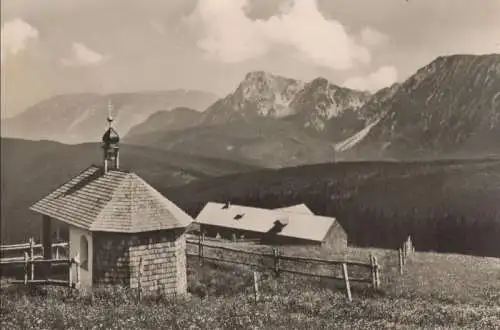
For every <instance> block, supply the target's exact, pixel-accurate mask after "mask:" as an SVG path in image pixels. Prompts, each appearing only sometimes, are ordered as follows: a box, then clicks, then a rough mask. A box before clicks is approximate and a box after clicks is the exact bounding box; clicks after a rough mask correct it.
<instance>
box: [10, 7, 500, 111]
mask: <svg viewBox="0 0 500 330" xmlns="http://www.w3.org/2000/svg"><path fill="white" fill-rule="evenodd" d="M1 4H2V8H1V9H2V11H1V14H2V20H1V26H2V28H1V46H2V47H1V74H2V85H1V86H2V95H1V97H2V109H1V110H2V113H1V114H2V118H5V117H9V116H13V115H16V114H18V113H20V112H22V111H24V110H25V109H26V108H28V107H29V106H31V105H33V104H35V103H36V102H39V101H41V100H43V99H46V98H49V97H51V96H54V95H57V94H64V93H86V92H97V93H112V92H136V91H146V90H167V89H178V88H184V89H199V90H206V91H210V92H214V93H216V94H217V95H219V96H224V95H226V94H228V93H230V92H231V91H232V90H234V89H235V88H236V86H237V84H238V83H239V82H240V81H241V80H242V79H243V77H244V76H245V74H246V73H247V72H249V71H256V70H264V71H268V72H271V73H274V74H278V75H282V76H286V77H290V78H295V79H301V80H304V81H309V80H312V79H314V78H316V77H320V76H321V77H324V78H327V79H328V80H330V81H331V82H332V83H335V84H338V85H341V86H346V87H350V88H355V89H361V90H368V91H376V90H377V89H379V88H382V87H385V86H388V85H391V84H392V83H394V82H397V81H404V80H405V79H406V78H408V77H409V76H410V75H412V74H413V73H415V72H416V70H418V69H419V68H420V67H422V66H424V65H426V64H428V63H430V62H431V61H432V60H434V59H435V58H436V57H438V56H442V55H450V54H463V53H467V54H488V53H499V52H500V0H475V1H471V0H147V1H138V0H50V1H40V0H1Z"/></svg>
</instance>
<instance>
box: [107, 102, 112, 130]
mask: <svg viewBox="0 0 500 330" xmlns="http://www.w3.org/2000/svg"><path fill="white" fill-rule="evenodd" d="M112 111H113V104H112V103H111V100H109V101H108V123H109V126H111V123H112V122H113V117H112V116H111V113H112Z"/></svg>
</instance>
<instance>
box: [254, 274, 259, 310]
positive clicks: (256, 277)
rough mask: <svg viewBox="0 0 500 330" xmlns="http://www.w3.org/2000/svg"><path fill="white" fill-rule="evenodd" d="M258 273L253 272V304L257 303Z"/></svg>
mask: <svg viewBox="0 0 500 330" xmlns="http://www.w3.org/2000/svg"><path fill="white" fill-rule="evenodd" d="M259 277H260V276H259V273H257V272H255V271H254V272H253V291H254V295H255V302H258V301H259Z"/></svg>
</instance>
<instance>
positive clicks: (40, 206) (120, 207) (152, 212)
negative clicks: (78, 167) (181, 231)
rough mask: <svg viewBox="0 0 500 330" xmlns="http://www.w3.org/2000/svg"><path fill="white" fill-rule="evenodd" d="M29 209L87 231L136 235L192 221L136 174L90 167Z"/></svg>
mask: <svg viewBox="0 0 500 330" xmlns="http://www.w3.org/2000/svg"><path fill="white" fill-rule="evenodd" d="M30 210H32V211H35V212H38V213H40V214H43V215H46V216H49V217H52V218H54V219H57V220H59V221H63V222H65V223H68V224H70V225H73V226H76V227H80V228H83V229H87V230H90V231H105V232H120V233H137V232H146V231H154V230H165V229H174V228H184V227H187V226H188V225H189V224H190V223H191V222H192V221H193V219H192V218H191V217H190V216H189V215H187V214H186V213H185V212H184V211H182V210H181V209H180V208H179V207H178V206H176V205H175V204H174V203H172V202H171V201H169V200H168V199H167V198H165V197H164V196H163V195H162V194H160V193H159V192H158V191H157V190H155V189H154V188H153V187H151V186H150V185H149V184H148V183H147V182H145V181H144V180H143V179H141V178H140V177H139V176H137V175H136V174H135V173H132V172H128V171H124V170H117V169H114V170H109V171H108V172H106V173H104V170H103V168H102V167H99V166H90V167H89V168H87V169H86V170H84V171H83V172H81V173H80V174H78V175H77V176H75V177H74V178H72V179H71V180H69V181H67V182H66V183H64V184H63V185H62V186H60V187H59V188H57V189H56V190H55V191H53V192H51V193H50V194H49V195H47V196H46V197H44V198H42V199H41V200H40V201H38V202H36V203H35V204H34V205H33V206H31V208H30Z"/></svg>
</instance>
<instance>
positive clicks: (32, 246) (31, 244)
mask: <svg viewBox="0 0 500 330" xmlns="http://www.w3.org/2000/svg"><path fill="white" fill-rule="evenodd" d="M29 242H30V259H31V261H34V260H35V254H34V245H35V239H34V238H33V237H30V241H29ZM34 279H35V263H34V262H32V263H31V280H34Z"/></svg>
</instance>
